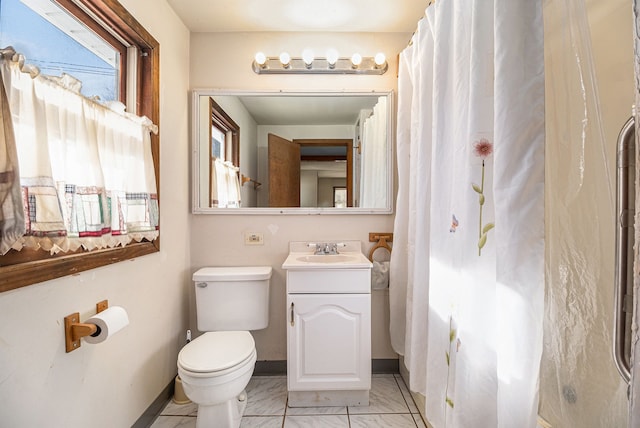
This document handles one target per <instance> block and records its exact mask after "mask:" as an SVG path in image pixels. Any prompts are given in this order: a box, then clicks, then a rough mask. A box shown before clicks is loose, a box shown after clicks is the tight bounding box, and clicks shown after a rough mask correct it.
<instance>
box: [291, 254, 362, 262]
mask: <svg viewBox="0 0 640 428" xmlns="http://www.w3.org/2000/svg"><path fill="white" fill-rule="evenodd" d="M357 259H358V258H357V257H356V256H352V255H348V254H308V255H305V256H299V257H296V260H297V261H299V262H303V263H345V262H354V261H356V260H357Z"/></svg>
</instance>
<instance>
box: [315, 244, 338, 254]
mask: <svg viewBox="0 0 640 428" xmlns="http://www.w3.org/2000/svg"><path fill="white" fill-rule="evenodd" d="M315 247H316V250H315V251H314V253H313V254H316V255H318V254H325V255H326V254H332V255H333V254H338V244H336V243H335V242H322V243H320V242H319V243H317V244H315Z"/></svg>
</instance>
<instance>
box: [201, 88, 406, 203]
mask: <svg viewBox="0 0 640 428" xmlns="http://www.w3.org/2000/svg"><path fill="white" fill-rule="evenodd" d="M220 95H221V96H234V95H235V96H251V95H255V96H274V95H295V96H337V95H345V96H362V95H377V96H386V97H387V106H388V109H387V129H388V132H387V162H386V165H385V167H386V168H387V171H389V180H388V182H387V189H386V191H387V194H388V195H389V198H388V202H387V207H384V208H360V207H348V208H333V207H327V208H297V207H296V208H266V207H264V208H263V207H248V208H212V207H201V206H200V205H199V186H198V184H199V177H200V163H199V162H198V160H199V153H200V141H199V129H200V115H199V110H198V109H199V105H200V104H199V99H200V97H201V96H220ZM394 111H395V104H394V99H393V91H324V92H309V91H242V90H230V89H193V90H192V91H191V169H192V171H191V207H192V210H191V212H192V213H193V214H216V215H278V214H287V215H289V214H293V215H320V214H322V215H326V214H329V215H345V214H347V215H351V214H357V215H363V214H393V204H394V201H395V195H394V191H393V189H394V188H393V176H394V174H395V173H394V169H393V165H394V162H393V159H394V158H393V153H394V152H393V146H394V137H395V126H394V121H393V116H394V115H393V112H394Z"/></svg>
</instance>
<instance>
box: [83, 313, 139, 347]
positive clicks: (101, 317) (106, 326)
mask: <svg viewBox="0 0 640 428" xmlns="http://www.w3.org/2000/svg"><path fill="white" fill-rule="evenodd" d="M85 323H86V324H95V325H97V326H98V331H96V332H95V334H93V335H91V336H87V337H85V338H84V340H85V342H87V343H100V342H104V341H105V340H107V339H108V338H110V337H111V336H113V335H114V334H116V333H117V332H119V331H120V330H122V329H123V328H124V327H126V326H127V325H129V316H128V315H127V311H125V310H124V308H122V307H120V306H111V307H110V308H107V309H105V310H104V311H102V312H100V313H97V314H95V315H94V316H92V317H91V318H89V319H88V320H86V321H85Z"/></svg>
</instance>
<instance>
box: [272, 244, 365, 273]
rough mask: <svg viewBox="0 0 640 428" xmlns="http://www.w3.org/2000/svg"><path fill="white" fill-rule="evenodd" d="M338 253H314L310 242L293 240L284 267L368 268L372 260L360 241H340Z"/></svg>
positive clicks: (299, 268)
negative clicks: (365, 252) (361, 248)
mask: <svg viewBox="0 0 640 428" xmlns="http://www.w3.org/2000/svg"><path fill="white" fill-rule="evenodd" d="M340 245H341V246H340V248H339V250H338V254H314V251H313V249H312V248H310V247H309V243H308V242H291V243H290V245H289V255H288V256H287V259H286V260H285V261H284V263H283V264H282V268H283V269H291V270H304V269H314V270H317V269H366V268H371V262H370V261H369V259H367V257H366V256H365V255H364V254H362V251H361V250H360V241H344V242H341V243H340Z"/></svg>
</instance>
